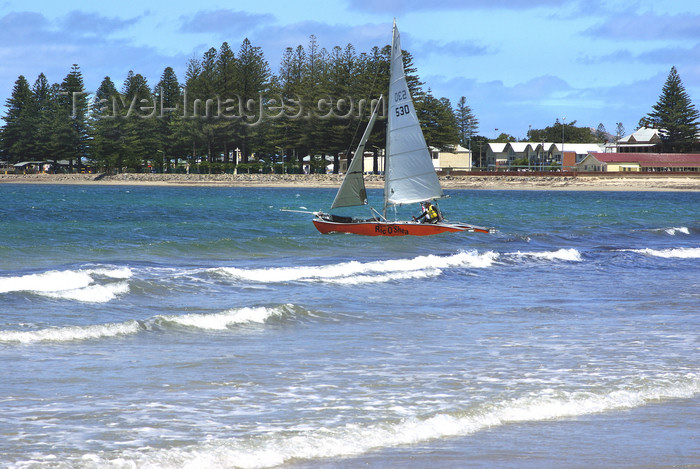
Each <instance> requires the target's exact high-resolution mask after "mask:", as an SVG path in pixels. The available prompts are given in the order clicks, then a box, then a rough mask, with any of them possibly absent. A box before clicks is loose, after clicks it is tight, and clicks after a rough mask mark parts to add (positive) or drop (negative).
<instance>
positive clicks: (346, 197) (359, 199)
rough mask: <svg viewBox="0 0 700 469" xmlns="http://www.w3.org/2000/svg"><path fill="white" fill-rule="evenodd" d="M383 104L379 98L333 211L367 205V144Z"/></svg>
mask: <svg viewBox="0 0 700 469" xmlns="http://www.w3.org/2000/svg"><path fill="white" fill-rule="evenodd" d="M381 104H382V96H380V97H379V99H378V100H377V104H376V106H375V108H374V110H373V111H372V116H371V117H370V118H369V123H368V124H367V128H366V129H365V133H363V134H362V138H361V139H360V143H359V144H358V145H357V150H355V155H354V156H353V158H352V161H350V166H348V170H347V172H346V173H345V177H344V178H343V183H342V184H341V185H340V189H338V193H337V194H336V195H335V199H334V200H333V205H331V209H334V208H336V207H354V206H356V205H365V204H367V190H366V189H365V179H364V177H363V172H364V165H363V163H364V159H365V158H364V154H365V144H366V143H367V139H368V138H369V134H370V133H372V128H373V127H374V122H375V121H376V120H377V113H378V111H379V106H380V105H381Z"/></svg>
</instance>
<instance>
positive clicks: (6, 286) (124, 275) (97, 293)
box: [0, 267, 132, 303]
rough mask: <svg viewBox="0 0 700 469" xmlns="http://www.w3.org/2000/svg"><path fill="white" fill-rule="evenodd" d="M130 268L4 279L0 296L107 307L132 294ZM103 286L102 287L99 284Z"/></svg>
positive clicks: (64, 272) (71, 271)
mask: <svg viewBox="0 0 700 469" xmlns="http://www.w3.org/2000/svg"><path fill="white" fill-rule="evenodd" d="M131 276H132V271H131V269H129V268H126V267H124V268H95V269H81V270H64V271H58V270H52V271H48V272H43V273H38V274H28V275H21V276H15V277H5V278H0V294H2V293H14V292H27V293H31V294H35V295H40V296H45V297H49V298H56V299H66V300H75V301H81V302H85V303H106V302H108V301H111V300H113V299H115V298H116V297H118V296H119V295H123V294H125V293H128V291H129V284H128V282H125V281H118V280H126V279H129V278H131ZM98 282H99V283H98Z"/></svg>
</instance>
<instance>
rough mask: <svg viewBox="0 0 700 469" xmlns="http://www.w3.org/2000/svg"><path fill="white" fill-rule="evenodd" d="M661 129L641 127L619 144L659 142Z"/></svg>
mask: <svg viewBox="0 0 700 469" xmlns="http://www.w3.org/2000/svg"><path fill="white" fill-rule="evenodd" d="M660 139H661V137H660V136H659V129H651V128H649V127H640V128H639V129H637V130H636V131H634V132H633V133H631V134H630V135H627V136H625V137H622V138H621V139H620V140H619V141H618V143H648V142H651V141H657V142H658V141H659V140H660Z"/></svg>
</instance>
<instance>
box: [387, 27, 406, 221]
mask: <svg viewBox="0 0 700 469" xmlns="http://www.w3.org/2000/svg"><path fill="white" fill-rule="evenodd" d="M397 35H398V31H397V29H396V18H394V26H393V27H392V28H391V55H390V56H389V109H388V111H389V115H388V116H387V120H386V144H385V145H384V210H383V213H382V215H384V219H385V220H386V208H387V206H388V205H389V160H390V159H391V158H389V155H390V154H391V153H390V146H391V143H390V142H391V135H389V129H390V126H389V122H390V121H391V103H392V102H393V101H394V98H393V97H392V96H391V83H392V81H393V79H394V56H395V55H396V54H395V48H396V47H397V44H396V42H397V41H396V40H397ZM400 52H401V51H399V57H401V53H400ZM401 66H402V67H403V64H402V65H401Z"/></svg>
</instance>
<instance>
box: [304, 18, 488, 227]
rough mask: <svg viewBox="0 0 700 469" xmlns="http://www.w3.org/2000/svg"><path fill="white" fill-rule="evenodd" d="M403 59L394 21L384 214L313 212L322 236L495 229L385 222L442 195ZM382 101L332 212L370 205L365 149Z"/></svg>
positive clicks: (456, 224)
mask: <svg viewBox="0 0 700 469" xmlns="http://www.w3.org/2000/svg"><path fill="white" fill-rule="evenodd" d="M402 56H403V53H402V51H401V44H400V41H399V31H398V29H397V28H396V21H395V20H394V27H393V38H392V44H391V63H390V72H389V73H390V79H389V95H388V104H389V106H388V124H387V137H386V158H385V162H384V209H383V212H382V213H379V212H378V211H377V210H375V209H372V212H371V213H372V216H371V218H367V219H358V218H353V217H345V216H340V215H334V214H330V213H324V212H313V213H314V218H313V223H314V226H316V229H318V231H320V232H321V233H323V234H327V233H353V234H358V235H367V236H427V235H434V234H438V233H445V232H460V231H467V232H480V233H491V232H493V231H494V230H493V229H492V228H484V227H479V226H473V225H469V224H464V223H448V222H447V221H445V220H443V219H441V218H439V219H438V220H439V221H437V222H434V223H421V222H419V221H416V220H408V221H396V220H395V221H389V220H387V208H389V207H392V206H393V207H394V208H395V207H396V206H397V205H404V204H414V203H415V204H417V203H421V202H425V201H433V200H436V199H440V198H442V197H444V194H443V191H442V187H441V186H440V181H439V180H438V177H437V173H436V172H435V168H434V166H433V162H432V158H431V156H430V151H429V150H428V146H427V145H426V143H425V138H424V137H423V131H422V130H421V127H420V123H419V122H418V117H417V116H416V110H415V108H414V106H413V99H412V98H411V94H410V92H409V90H408V84H407V83H406V75H405V72H404V67H403V58H402ZM382 99H383V97H381V96H380V98H379V100H378V102H377V104H376V105H375V106H374V110H373V112H372V115H371V117H370V120H369V123H368V124H367V128H366V129H365V131H364V133H363V135H362V138H361V139H360V142H359V144H358V146H357V150H356V151H355V155H354V157H353V158H352V160H351V162H350V165H349V167H348V169H347V172H346V173H345V177H344V178H343V182H342V184H341V185H340V188H339V189H338V193H337V194H336V196H335V199H334V200H333V204H332V205H331V210H333V209H335V208H338V207H352V206H360V205H367V204H368V201H367V191H366V189H365V182H364V177H363V173H364V171H363V163H364V161H363V160H364V149H365V144H366V143H367V139H368V138H369V135H370V133H371V132H372V128H373V126H374V123H375V121H376V119H377V113H378V110H379V109H380V107H381V105H382V103H381V101H382Z"/></svg>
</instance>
